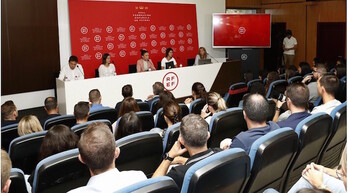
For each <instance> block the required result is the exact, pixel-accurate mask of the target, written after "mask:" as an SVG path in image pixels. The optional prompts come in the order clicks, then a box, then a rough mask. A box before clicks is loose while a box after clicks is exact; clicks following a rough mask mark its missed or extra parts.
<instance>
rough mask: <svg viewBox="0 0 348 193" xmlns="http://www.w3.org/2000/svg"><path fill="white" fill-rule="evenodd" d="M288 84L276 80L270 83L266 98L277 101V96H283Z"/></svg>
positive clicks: (284, 81)
mask: <svg viewBox="0 0 348 193" xmlns="http://www.w3.org/2000/svg"><path fill="white" fill-rule="evenodd" d="M287 86H288V82H287V81H286V80H276V81H274V82H272V83H271V84H270V86H269V88H268V91H267V94H266V98H274V99H278V97H279V94H284V92H285V90H286V87H287Z"/></svg>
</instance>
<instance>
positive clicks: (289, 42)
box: [283, 30, 297, 67]
mask: <svg viewBox="0 0 348 193" xmlns="http://www.w3.org/2000/svg"><path fill="white" fill-rule="evenodd" d="M285 35H286V37H285V38H284V40H283V50H284V52H283V55H284V64H285V66H286V67H289V66H290V65H294V58H295V50H296V48H297V40H296V38H294V37H293V36H292V32H291V30H286V32H285Z"/></svg>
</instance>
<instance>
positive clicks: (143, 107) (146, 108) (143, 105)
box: [137, 101, 150, 111]
mask: <svg viewBox="0 0 348 193" xmlns="http://www.w3.org/2000/svg"><path fill="white" fill-rule="evenodd" d="M137 104H138V106H139V109H140V111H150V106H149V104H147V102H142V101H137Z"/></svg>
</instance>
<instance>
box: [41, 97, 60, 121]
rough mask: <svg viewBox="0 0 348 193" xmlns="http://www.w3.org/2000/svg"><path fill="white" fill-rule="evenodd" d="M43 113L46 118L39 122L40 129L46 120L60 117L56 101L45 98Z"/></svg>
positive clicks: (53, 98) (52, 98) (51, 98)
mask: <svg viewBox="0 0 348 193" xmlns="http://www.w3.org/2000/svg"><path fill="white" fill-rule="evenodd" d="M45 111H46V113H47V116H46V117H45V118H44V119H41V121H40V122H41V126H42V127H44V124H45V122H46V121H47V119H50V118H53V117H58V116H60V114H59V107H58V104H57V99H56V98H55V97H47V98H46V99H45Z"/></svg>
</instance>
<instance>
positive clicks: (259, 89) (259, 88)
mask: <svg viewBox="0 0 348 193" xmlns="http://www.w3.org/2000/svg"><path fill="white" fill-rule="evenodd" d="M249 94H260V95H262V96H265V97H266V89H265V85H263V84H262V83H261V82H255V83H253V84H252V85H251V86H250V88H249Z"/></svg>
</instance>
